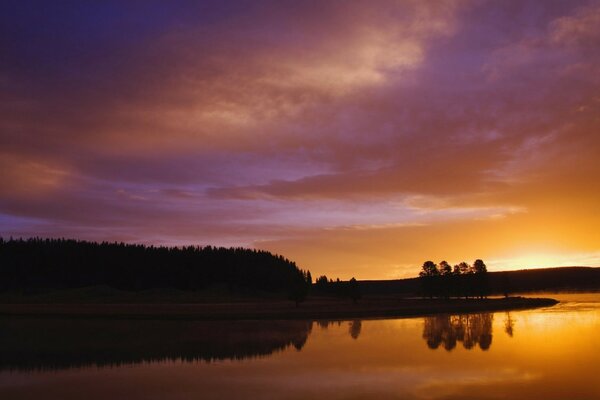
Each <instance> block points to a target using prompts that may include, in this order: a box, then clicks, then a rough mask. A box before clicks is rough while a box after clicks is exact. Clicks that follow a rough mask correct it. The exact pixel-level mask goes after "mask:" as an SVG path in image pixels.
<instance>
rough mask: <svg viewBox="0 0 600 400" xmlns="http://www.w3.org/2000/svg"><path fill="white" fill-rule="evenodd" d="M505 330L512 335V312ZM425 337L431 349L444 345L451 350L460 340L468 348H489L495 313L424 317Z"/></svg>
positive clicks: (507, 319) (507, 318)
mask: <svg viewBox="0 0 600 400" xmlns="http://www.w3.org/2000/svg"><path fill="white" fill-rule="evenodd" d="M506 315H507V317H506V320H505V324H504V331H505V332H506V333H507V334H508V335H509V336H510V337H512V335H513V320H512V319H511V317H510V313H507V314H506ZM424 321H425V324H424V327H423V339H425V340H426V342H427V346H428V347H429V348H430V349H437V348H438V347H440V345H442V346H443V347H444V349H446V350H448V351H450V350H452V349H454V348H455V347H456V345H457V343H458V342H461V343H462V345H463V347H464V348H465V349H467V350H470V349H472V348H473V347H475V346H476V345H479V348H480V349H482V350H487V349H489V348H490V346H491V345H492V323H493V321H494V314H491V313H480V314H464V315H447V314H443V315H435V316H432V317H425V318H424Z"/></svg>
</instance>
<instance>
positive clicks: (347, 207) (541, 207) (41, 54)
mask: <svg viewBox="0 0 600 400" xmlns="http://www.w3.org/2000/svg"><path fill="white" fill-rule="evenodd" d="M217 3H218V2H217ZM320 3H322V4H320V6H319V7H318V8H317V7H314V6H311V5H310V3H302V4H297V5H295V6H294V7H286V6H284V5H282V4H278V3H277V2H274V3H268V4H266V3H263V2H250V4H246V5H244V6H243V7H237V6H238V5H237V3H236V2H235V1H232V2H231V4H228V5H218V4H211V5H206V7H207V9H212V8H215V10H212V11H214V13H211V12H207V10H206V9H204V8H202V7H204V6H202V7H200V8H196V7H194V6H192V5H190V4H187V3H186V4H183V5H182V4H175V3H173V4H171V5H169V6H166V5H165V7H166V8H168V9H169V12H165V13H166V14H168V15H169V18H159V19H157V20H151V19H149V21H154V22H153V23H152V24H150V26H148V27H145V28H142V27H140V26H139V25H138V22H139V20H140V19H139V15H142V14H143V15H146V13H150V14H151V12H150V11H148V10H147V9H138V7H142V8H143V6H140V5H132V6H127V7H124V8H122V7H121V6H115V7H114V9H113V8H111V7H108V6H107V7H108V8H110V10H109V11H106V14H107V15H109V17H107V18H104V19H98V20H96V19H93V18H92V19H93V21H88V20H87V19H86V18H88V17H90V16H93V15H96V14H97V13H96V12H82V13H81V15H79V14H77V15H78V17H77V18H75V17H74V15H75V14H73V13H72V12H70V11H69V12H66V11H65V10H61V9H60V7H58V6H57V7H55V8H52V9H51V10H50V9H48V10H46V9H44V10H45V11H40V12H41V13H42V14H44V17H43V18H39V20H38V19H35V18H24V17H23V16H27V15H28V13H31V12H34V11H33V10H34V9H36V8H35V7H31V9H27V10H21V11H20V12H17V13H15V16H14V21H15V24H16V25H15V27H14V29H8V30H7V33H6V34H7V35H9V34H10V37H7V38H6V42H7V43H14V44H15V45H14V46H12V47H11V49H7V50H6V52H7V56H6V60H7V61H6V66H4V64H3V66H1V67H0V85H1V86H2V89H3V90H0V149H1V150H0V178H1V179H0V180H1V181H2V182H1V184H0V186H1V187H0V236H3V237H7V236H15V237H19V236H25V237H27V236H53V237H63V236H64V237H75V238H80V239H90V240H118V241H125V242H136V243H138V242H143V243H148V244H156V245H161V244H166V245H189V244H197V245H208V244H211V245H224V246H250V247H258V248H262V249H266V250H270V251H274V252H277V253H281V254H283V255H285V256H286V257H288V258H290V259H292V260H295V261H297V263H298V264H299V265H300V266H301V267H302V268H305V269H309V270H311V271H312V275H313V276H318V275H321V274H327V275H328V276H330V277H334V278H335V277H340V278H342V279H347V278H350V277H352V276H355V277H356V278H357V279H384V278H403V277H412V276H416V275H417V273H418V270H419V268H420V265H422V263H423V262H424V261H425V260H428V259H431V260H433V261H436V262H439V261H442V260H447V261H449V262H450V263H452V264H455V263H458V262H460V261H463V260H464V261H467V262H473V260H475V259H476V258H482V259H483V260H484V261H486V263H487V264H488V265H489V267H490V270H502V269H518V268H536V267H553V266H569V265H592V266H599V265H600V256H599V254H600V233H599V232H600V231H599V230H598V226H600V213H599V212H598V204H600V185H598V184H597V182H599V181H600V162H599V161H598V160H599V159H600V157H599V156H600V154H599V149H600V135H598V132H600V120H599V119H598V115H600V97H599V96H598V93H600V79H599V78H598V77H600V53H599V51H598V39H599V38H600V28H599V26H600V24H599V23H598V21H599V20H600V18H599V17H598V16H599V15H600V7H598V5H597V4H588V3H587V2H585V1H570V2H564V3H562V4H558V3H557V4H552V5H547V4H541V2H540V4H534V5H531V6H523V7H520V6H514V7H513V6H511V5H508V4H506V3H504V2H497V3H493V4H486V3H479V2H439V3H438V2H419V1H414V2H413V1H407V2H395V1H389V2H388V1H387V0H381V1H378V2H373V4H371V3H369V2H352V4H344V5H343V6H341V5H340V4H339V3H337V2H328V1H325V0H324V1H322V2H320ZM559 3H560V2H559ZM15 4H16V3H15ZM98 7H100V8H102V7H103V6H98ZM171 7H172V8H171ZM220 7H223V8H220ZM82 8H84V9H85V8H86V6H85V5H84V6H82ZM40 9H41V8H40ZM8 11H9V10H7V13H6V15H8V17H7V18H8V20H11V21H12V20H13V18H12V17H11V15H9V14H10V13H9V12H8ZM63 11H65V12H63ZM46 14H47V15H46ZM117 14H118V15H119V17H118V18H112V17H110V16H116V15H117ZM98 15H101V13H98ZM160 15H161V16H162V15H163V11H161V12H160ZM213 17H214V18H213ZM19 18H24V19H23V21H21V22H19V21H20V20H19ZM207 18H208V21H207V20H206V19H207ZM32 20H36V21H37V22H38V23H37V24H32V23H30V21H32ZM424 21H426V23H424ZM53 23H54V25H53ZM104 24H105V25H104ZM121 24H122V25H121ZM80 25H81V26H80ZM90 26H93V27H94V29H96V30H98V32H96V34H95V35H92V34H90V32H89V27H90ZM119 27H121V28H122V29H121V28H119ZM498 27H502V28H501V29H499V28H498ZM78 29H79V30H78ZM121 31H127V32H129V33H128V34H127V35H126V36H127V37H123V38H119V39H118V40H117V38H116V37H114V36H112V34H111V35H109V34H107V32H121ZM47 32H55V33H56V34H55V35H54V36H53V35H47ZM105 33H106V34H105ZM32 37H35V38H38V39H39V40H37V41H36V42H35V43H31V38H32ZM79 38H85V41H84V42H79V40H83V39H79ZM34 45H35V46H34ZM83 48H85V49H89V50H86V51H83V50H82V49H83ZM9 50H10V51H9ZM125 55H126V56H125ZM25 66H26V67H25ZM74 71H77V73H74ZM57 94H60V95H57Z"/></svg>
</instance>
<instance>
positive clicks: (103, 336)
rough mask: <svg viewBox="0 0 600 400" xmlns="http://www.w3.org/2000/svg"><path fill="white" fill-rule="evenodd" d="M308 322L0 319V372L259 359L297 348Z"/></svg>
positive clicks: (306, 333)
mask: <svg viewBox="0 0 600 400" xmlns="http://www.w3.org/2000/svg"><path fill="white" fill-rule="evenodd" d="M312 324H313V323H312V321H211V322H202V321H144V320H142V321H127V320H110V321H107V320H58V319H35V320H34V319H0V370H13V369H15V370H35V369H64V368H74V367H81V366H90V365H95V366H113V365H121V364H132V363H141V362H157V361H165V360H170V361H177V360H182V361H206V362H212V361H217V360H226V359H244V358H254V357H261V356H266V355H269V354H272V353H274V352H277V351H283V350H285V349H288V348H290V347H294V348H296V349H297V350H301V349H302V347H303V346H304V345H305V343H306V341H307V339H308V336H309V335H310V332H311V330H312Z"/></svg>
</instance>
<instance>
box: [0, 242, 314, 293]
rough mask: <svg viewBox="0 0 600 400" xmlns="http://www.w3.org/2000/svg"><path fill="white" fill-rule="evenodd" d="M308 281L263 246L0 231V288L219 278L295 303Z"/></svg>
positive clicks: (213, 282)
mask: <svg viewBox="0 0 600 400" xmlns="http://www.w3.org/2000/svg"><path fill="white" fill-rule="evenodd" d="M311 280H312V278H311V276H310V272H309V271H304V270H301V269H300V268H298V267H297V266H296V264H295V263H294V262H293V261H290V260H288V259H286V258H284V257H283V256H280V255H273V254H271V253H269V252H267V251H260V250H250V249H244V248H223V247H212V246H206V247H195V246H189V247H154V246H144V245H132V244H124V243H107V242H103V243H94V242H87V241H76V240H66V239H39V238H35V239H27V240H22V239H18V240H13V239H10V240H3V239H1V238H0V291H18V292H23V293H28V292H29V293H30V292H36V291H41V290H56V289H72V288H80V287H85V286H94V285H107V286H110V287H113V288H117V289H121V290H129V291H139V290H145V289H156V288H175V289H179V290H202V289H205V288H210V287H212V286H219V285H221V286H224V287H226V288H227V290H228V291H229V292H236V293H248V294H255V293H260V292H282V293H286V294H288V296H289V297H290V299H292V300H295V301H296V302H299V301H302V300H303V299H304V298H305V297H306V295H307V294H308V290H309V288H310V285H311Z"/></svg>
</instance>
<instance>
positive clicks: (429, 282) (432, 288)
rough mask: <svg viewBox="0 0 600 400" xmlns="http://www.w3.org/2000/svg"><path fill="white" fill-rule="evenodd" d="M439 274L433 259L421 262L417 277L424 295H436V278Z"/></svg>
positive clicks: (431, 296)
mask: <svg viewBox="0 0 600 400" xmlns="http://www.w3.org/2000/svg"><path fill="white" fill-rule="evenodd" d="M439 275H440V272H439V270H438V266H437V265H436V263H434V262H433V261H425V262H424V263H423V266H422V267H421V272H419V277H420V279H421V289H422V291H423V295H424V296H429V297H430V298H433V296H436V295H437V290H436V289H437V288H438V285H437V283H438V282H437V278H438V277H439Z"/></svg>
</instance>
